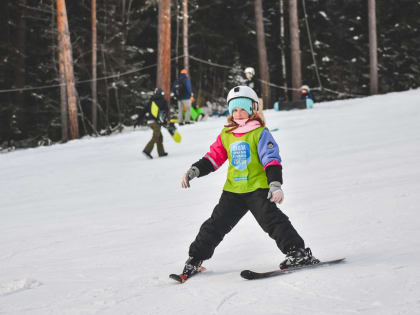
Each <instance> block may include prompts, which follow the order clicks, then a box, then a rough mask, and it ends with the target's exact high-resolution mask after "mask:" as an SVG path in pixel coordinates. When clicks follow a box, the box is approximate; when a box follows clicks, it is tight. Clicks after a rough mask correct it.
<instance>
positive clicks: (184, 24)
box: [182, 0, 190, 73]
mask: <svg viewBox="0 0 420 315" xmlns="http://www.w3.org/2000/svg"><path fill="white" fill-rule="evenodd" d="M182 17H183V18H182V43H183V52H184V68H185V69H187V72H188V73H190V61H189V58H190V57H189V53H188V0H183V1H182Z"/></svg>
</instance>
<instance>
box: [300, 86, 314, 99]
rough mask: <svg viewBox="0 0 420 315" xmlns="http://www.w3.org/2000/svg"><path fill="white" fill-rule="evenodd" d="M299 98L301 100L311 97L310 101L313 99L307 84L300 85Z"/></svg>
mask: <svg viewBox="0 0 420 315" xmlns="http://www.w3.org/2000/svg"><path fill="white" fill-rule="evenodd" d="M300 99H301V100H307V99H311V100H312V101H313V100H314V97H313V95H312V93H311V90H310V89H309V86H307V85H302V87H301V88H300Z"/></svg>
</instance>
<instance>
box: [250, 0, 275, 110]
mask: <svg viewBox="0 0 420 315" xmlns="http://www.w3.org/2000/svg"><path fill="white" fill-rule="evenodd" d="M254 5H255V20H256V26H257V44H258V61H259V68H260V69H259V73H260V77H261V80H262V81H263V82H261V87H262V96H263V101H264V104H267V105H269V107H271V105H270V104H271V98H270V86H269V83H270V72H269V71H268V61H267V49H266V46H265V33H264V22H263V8H262V0H255V2H254ZM266 107H267V106H266Z"/></svg>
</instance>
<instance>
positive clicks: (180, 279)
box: [169, 266, 206, 283]
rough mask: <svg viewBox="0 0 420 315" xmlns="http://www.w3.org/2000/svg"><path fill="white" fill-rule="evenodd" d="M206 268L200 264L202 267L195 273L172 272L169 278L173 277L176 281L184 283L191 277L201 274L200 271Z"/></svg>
mask: <svg viewBox="0 0 420 315" xmlns="http://www.w3.org/2000/svg"><path fill="white" fill-rule="evenodd" d="M205 270H206V268H205V267H203V266H200V268H199V269H198V270H197V271H196V272H194V273H193V274H191V275H190V276H187V275H183V274H179V275H178V274H175V273H172V274H170V275H169V278H171V279H173V280H175V281H177V282H179V283H184V282H185V281H187V280H188V279H189V278H191V277H193V276H195V275H196V274H199V273H201V272H203V271H205Z"/></svg>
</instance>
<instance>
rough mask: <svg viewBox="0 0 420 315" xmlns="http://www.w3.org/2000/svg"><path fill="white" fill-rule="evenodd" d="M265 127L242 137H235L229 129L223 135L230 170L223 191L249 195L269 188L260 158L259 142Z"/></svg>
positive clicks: (223, 131) (224, 130)
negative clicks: (260, 189)
mask: <svg viewBox="0 0 420 315" xmlns="http://www.w3.org/2000/svg"><path fill="white" fill-rule="evenodd" d="M264 128H265V127H259V128H257V129H254V130H252V131H250V132H248V133H246V134H244V135H243V136H241V137H235V136H234V135H233V134H232V133H231V132H230V133H228V132H227V131H228V130H229V129H228V128H224V129H223V130H222V133H221V139H222V143H223V146H224V147H225V149H226V151H227V154H228V160H229V168H228V173H227V179H226V182H225V186H224V187H223V190H226V191H230V192H234V193H248V192H252V191H255V190H257V189H259V188H269V186H268V182H267V176H266V174H265V170H264V166H263V165H262V164H261V162H260V158H259V156H258V142H259V139H260V135H261V132H262V131H263V130H264Z"/></svg>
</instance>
